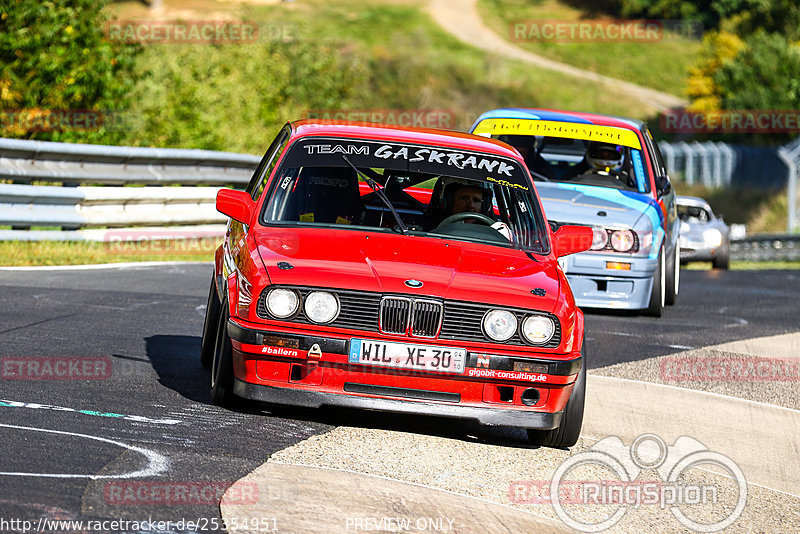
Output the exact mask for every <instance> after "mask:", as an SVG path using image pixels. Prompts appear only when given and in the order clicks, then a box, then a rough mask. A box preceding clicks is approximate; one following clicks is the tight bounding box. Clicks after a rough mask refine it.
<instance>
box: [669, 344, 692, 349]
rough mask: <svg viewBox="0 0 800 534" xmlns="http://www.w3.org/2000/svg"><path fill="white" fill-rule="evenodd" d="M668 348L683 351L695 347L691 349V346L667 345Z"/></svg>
mask: <svg viewBox="0 0 800 534" xmlns="http://www.w3.org/2000/svg"><path fill="white" fill-rule="evenodd" d="M667 347H669V348H671V349H681V350H692V349H694V347H690V346H689V345H667Z"/></svg>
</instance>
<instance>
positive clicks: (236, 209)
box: [217, 189, 256, 224]
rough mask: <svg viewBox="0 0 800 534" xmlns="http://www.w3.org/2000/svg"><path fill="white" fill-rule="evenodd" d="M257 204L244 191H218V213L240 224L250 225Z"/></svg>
mask: <svg viewBox="0 0 800 534" xmlns="http://www.w3.org/2000/svg"><path fill="white" fill-rule="evenodd" d="M255 206H256V203H255V202H253V199H251V198H250V195H249V194H248V193H245V192H244V191H236V190H234V189H220V190H219V191H217V211H218V212H220V213H222V214H224V215H227V216H228V217H230V218H231V219H234V220H236V221H239V222H240V223H244V224H250V219H251V218H252V217H253V209H254V208H255Z"/></svg>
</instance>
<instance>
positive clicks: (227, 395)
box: [211, 302, 235, 408]
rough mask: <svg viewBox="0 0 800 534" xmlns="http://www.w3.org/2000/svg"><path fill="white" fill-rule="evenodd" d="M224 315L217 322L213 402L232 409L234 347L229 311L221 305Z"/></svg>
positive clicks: (212, 371)
mask: <svg viewBox="0 0 800 534" xmlns="http://www.w3.org/2000/svg"><path fill="white" fill-rule="evenodd" d="M221 308H222V313H221V314H220V317H219V321H218V322H217V332H216V333H217V335H216V339H217V341H216V343H215V344H214V360H213V364H212V366H211V402H213V403H214V404H216V405H217V406H223V407H226V408H231V407H233V405H234V401H235V396H234V394H233V346H232V345H231V338H230V336H229V335H228V310H227V306H226V303H225V302H223V303H222V305H221Z"/></svg>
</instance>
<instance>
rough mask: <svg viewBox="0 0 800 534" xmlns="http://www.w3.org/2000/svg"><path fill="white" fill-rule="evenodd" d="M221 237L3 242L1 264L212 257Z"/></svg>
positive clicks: (88, 262)
mask: <svg viewBox="0 0 800 534" xmlns="http://www.w3.org/2000/svg"><path fill="white" fill-rule="evenodd" d="M217 246H219V240H218V239H205V238H204V239H185V240H164V241H142V242H138V243H122V242H114V243H107V242H87V241H4V242H0V265H2V266H13V267H17V266H42V265H89V264H97V263H125V262H139V261H212V260H213V259H214V250H215V249H216V248H217Z"/></svg>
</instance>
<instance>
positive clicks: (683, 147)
mask: <svg viewBox="0 0 800 534" xmlns="http://www.w3.org/2000/svg"><path fill="white" fill-rule="evenodd" d="M677 148H678V149H679V150H680V151H681V152H683V157H684V160H683V175H684V179H685V180H686V184H687V185H694V178H695V175H694V149H693V148H692V147H691V146H689V144H688V143H686V142H685V141H681V142H680V143H678V146H677Z"/></svg>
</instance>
